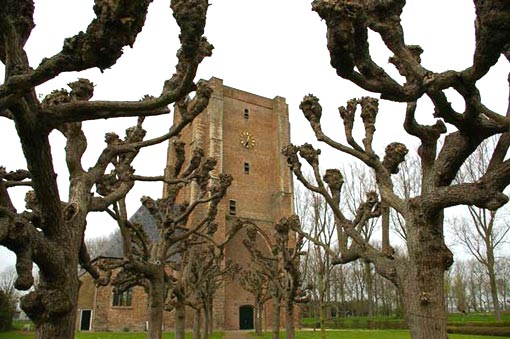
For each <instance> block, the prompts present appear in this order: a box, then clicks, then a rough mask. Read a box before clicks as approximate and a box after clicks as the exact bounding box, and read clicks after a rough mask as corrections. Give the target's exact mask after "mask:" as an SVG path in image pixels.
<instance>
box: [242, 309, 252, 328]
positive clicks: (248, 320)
mask: <svg viewBox="0 0 510 339" xmlns="http://www.w3.org/2000/svg"><path fill="white" fill-rule="evenodd" d="M239 329H241V330H253V306H249V305H246V306H241V307H239Z"/></svg>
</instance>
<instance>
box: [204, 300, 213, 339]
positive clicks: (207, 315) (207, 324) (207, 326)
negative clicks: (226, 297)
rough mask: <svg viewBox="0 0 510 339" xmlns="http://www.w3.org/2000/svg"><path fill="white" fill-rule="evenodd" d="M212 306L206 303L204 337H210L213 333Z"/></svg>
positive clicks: (205, 338) (206, 338)
mask: <svg viewBox="0 0 510 339" xmlns="http://www.w3.org/2000/svg"><path fill="white" fill-rule="evenodd" d="M210 311H211V308H210V307H209V304H208V303H206V304H205V309H204V339H208V338H209V336H210V335H211V332H212V331H211V312H210Z"/></svg>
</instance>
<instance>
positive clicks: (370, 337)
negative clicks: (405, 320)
mask: <svg viewBox="0 0 510 339" xmlns="http://www.w3.org/2000/svg"><path fill="white" fill-rule="evenodd" d="M252 337H253V338H260V339H271V338H272V333H270V332H266V333H264V335H263V336H256V335H255V334H254V333H252ZM448 337H449V338H450V339H489V338H492V339H496V338H497V339H505V338H506V339H509V338H510V337H487V336H479V335H463V334H449V335H448ZM280 338H282V339H285V334H284V333H280ZM320 338H321V334H320V332H319V331H317V332H313V331H297V332H296V339H320ZM326 338H327V339H410V338H411V336H410V335H409V331H404V330H328V331H327V333H326Z"/></svg>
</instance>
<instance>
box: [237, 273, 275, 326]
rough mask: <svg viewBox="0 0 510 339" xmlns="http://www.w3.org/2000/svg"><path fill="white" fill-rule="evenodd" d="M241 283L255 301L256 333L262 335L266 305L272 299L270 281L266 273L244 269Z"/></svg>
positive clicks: (240, 278) (240, 276)
mask: <svg viewBox="0 0 510 339" xmlns="http://www.w3.org/2000/svg"><path fill="white" fill-rule="evenodd" d="M239 283H240V284H241V286H242V287H243V289H245V290H246V291H248V292H250V293H251V294H252V295H253V298H254V299H255V333H256V334H257V335H262V320H263V313H264V304H265V303H266V301H268V300H269V299H271V295H270V294H269V280H268V279H267V276H266V275H265V274H264V272H261V271H259V270H257V269H256V268H254V269H243V270H241V272H240V273H239Z"/></svg>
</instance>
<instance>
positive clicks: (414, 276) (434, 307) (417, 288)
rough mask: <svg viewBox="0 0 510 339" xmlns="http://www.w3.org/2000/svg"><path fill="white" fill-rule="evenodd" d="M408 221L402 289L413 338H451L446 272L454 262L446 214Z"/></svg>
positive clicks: (400, 275)
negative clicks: (444, 219) (446, 237)
mask: <svg viewBox="0 0 510 339" xmlns="http://www.w3.org/2000/svg"><path fill="white" fill-rule="evenodd" d="M415 216H416V218H415V219H414V220H410V221H407V220H406V226H407V229H408V232H407V245H408V252H409V259H408V260H409V261H408V262H406V263H405V264H404V265H402V266H400V267H398V284H397V285H398V288H399V292H400V295H401V298H402V305H403V308H404V315H405V317H406V320H407V323H408V326H409V330H410V331H411V338H412V339H430V338H434V339H447V338H448V335H447V333H446V324H447V315H446V305H445V297H444V295H445V294H444V272H445V269H447V268H448V267H449V266H450V265H451V264H452V262H453V260H452V254H451V252H450V251H449V250H448V248H447V247H446V246H445V244H444V239H443V236H442V233H443V232H442V213H438V214H437V215H436V217H435V218H432V217H429V218H428V219H427V218H425V217H424V216H423V213H422V212H419V213H417V214H415Z"/></svg>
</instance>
